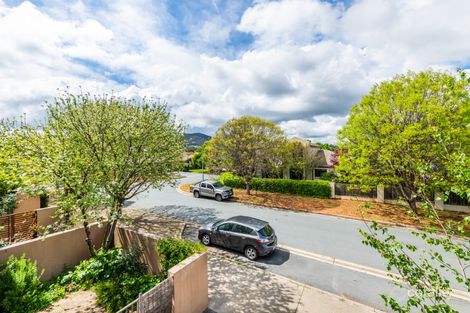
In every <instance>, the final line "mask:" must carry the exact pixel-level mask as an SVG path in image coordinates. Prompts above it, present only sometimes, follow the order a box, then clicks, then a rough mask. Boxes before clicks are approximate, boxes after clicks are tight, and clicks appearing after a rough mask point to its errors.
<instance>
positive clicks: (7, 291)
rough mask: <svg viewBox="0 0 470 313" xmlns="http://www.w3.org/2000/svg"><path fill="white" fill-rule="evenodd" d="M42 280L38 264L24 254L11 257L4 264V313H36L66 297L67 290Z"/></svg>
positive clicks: (0, 294) (0, 296)
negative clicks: (18, 256) (44, 282)
mask: <svg viewBox="0 0 470 313" xmlns="http://www.w3.org/2000/svg"><path fill="white" fill-rule="evenodd" d="M39 277H40V276H39V275H38V271H37V266H36V263H33V262H31V261H30V260H29V259H27V258H26V257H25V256H24V255H23V256H21V257H20V258H16V257H15V256H13V255H12V256H10V257H9V258H8V260H7V262H6V263H4V264H1V265H0V311H1V312H6V313H9V312H11V313H17V312H18V313H29V312H36V311H38V310H40V309H43V308H45V307H47V306H48V305H49V304H50V303H52V302H53V301H55V300H57V299H59V298H61V297H63V296H64V294H65V290H64V288H62V287H60V286H58V285H54V284H43V283H42V282H41V281H40V280H39Z"/></svg>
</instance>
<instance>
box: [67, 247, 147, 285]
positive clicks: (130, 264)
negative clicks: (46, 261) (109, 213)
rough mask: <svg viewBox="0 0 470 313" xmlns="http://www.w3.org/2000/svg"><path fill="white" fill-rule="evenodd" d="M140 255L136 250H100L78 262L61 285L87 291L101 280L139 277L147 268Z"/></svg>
mask: <svg viewBox="0 0 470 313" xmlns="http://www.w3.org/2000/svg"><path fill="white" fill-rule="evenodd" d="M141 255H142V253H141V252H140V251H138V250H129V251H127V250H123V249H120V248H114V249H108V250H105V249H101V250H99V251H98V252H97V253H96V255H95V256H94V257H92V258H90V259H88V260H84V261H82V262H80V264H79V265H77V266H76V267H75V268H74V270H73V271H69V272H68V273H67V274H65V275H63V277H62V278H61V283H62V284H72V286H74V287H75V288H82V289H89V288H91V287H92V286H93V284H95V283H96V282H98V281H102V280H110V279H114V278H116V279H117V278H119V277H122V276H123V275H129V276H132V277H137V276H141V275H143V274H145V273H146V271H147V266H146V265H145V264H144V263H142V262H141V261H140V257H141Z"/></svg>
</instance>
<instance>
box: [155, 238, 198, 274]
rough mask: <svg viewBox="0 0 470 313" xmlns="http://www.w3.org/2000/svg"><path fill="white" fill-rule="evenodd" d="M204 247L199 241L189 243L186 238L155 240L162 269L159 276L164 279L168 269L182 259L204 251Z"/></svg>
mask: <svg viewBox="0 0 470 313" xmlns="http://www.w3.org/2000/svg"><path fill="white" fill-rule="evenodd" d="M206 250H207V249H206V247H204V246H202V245H201V244H200V243H199V242H196V243H191V242H189V241H187V240H181V239H174V238H165V239H161V240H159V241H158V242H157V251H158V254H159V255H160V256H162V258H161V260H160V264H161V265H162V271H161V272H160V277H161V278H162V279H165V278H166V277H167V276H168V270H169V269H170V268H172V267H173V266H175V265H176V264H178V263H179V262H181V261H183V260H184V259H186V258H187V257H189V256H191V255H193V254H196V253H200V252H204V251H206Z"/></svg>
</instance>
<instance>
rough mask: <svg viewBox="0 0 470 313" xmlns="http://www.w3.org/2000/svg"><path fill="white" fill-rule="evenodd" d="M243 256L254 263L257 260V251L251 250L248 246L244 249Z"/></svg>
mask: <svg viewBox="0 0 470 313" xmlns="http://www.w3.org/2000/svg"><path fill="white" fill-rule="evenodd" d="M245 256H246V257H247V258H248V259H250V260H252V261H254V260H256V259H257V258H258V251H256V249H255V248H253V247H252V246H248V247H246V248H245Z"/></svg>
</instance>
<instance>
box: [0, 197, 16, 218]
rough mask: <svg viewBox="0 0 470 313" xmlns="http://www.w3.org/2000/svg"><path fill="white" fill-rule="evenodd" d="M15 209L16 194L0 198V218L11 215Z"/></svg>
mask: <svg viewBox="0 0 470 313" xmlns="http://www.w3.org/2000/svg"><path fill="white" fill-rule="evenodd" d="M16 207H17V201H16V194H15V193H9V194H6V195H4V196H3V197H0V216H2V215H7V214H11V213H13V211H14V210H15V208H16Z"/></svg>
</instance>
